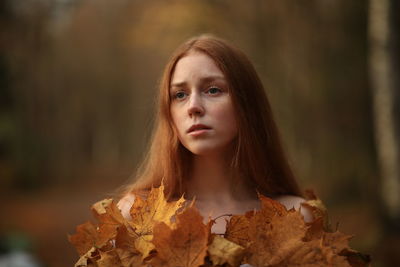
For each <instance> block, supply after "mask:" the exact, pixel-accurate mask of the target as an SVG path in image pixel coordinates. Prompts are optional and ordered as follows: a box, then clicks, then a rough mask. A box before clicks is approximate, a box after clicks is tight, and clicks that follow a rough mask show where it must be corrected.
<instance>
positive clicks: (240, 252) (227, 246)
mask: <svg viewBox="0 0 400 267" xmlns="http://www.w3.org/2000/svg"><path fill="white" fill-rule="evenodd" d="M244 253H245V249H244V248H243V247H242V246H239V245H238V244H235V243H233V242H231V241H229V240H227V239H225V238H223V237H221V236H218V235H216V236H214V238H213V241H212V242H211V244H210V245H209V247H208V254H209V256H210V259H211V261H212V263H213V264H214V265H223V264H225V263H228V264H229V265H231V266H239V264H240V262H241V261H242V259H243V257H244Z"/></svg>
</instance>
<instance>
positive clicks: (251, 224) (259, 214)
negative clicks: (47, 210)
mask: <svg viewBox="0 0 400 267" xmlns="http://www.w3.org/2000/svg"><path fill="white" fill-rule="evenodd" d="M163 191H164V187H163V186H160V187H159V188H155V189H154V188H153V189H152V190H151V192H150V194H149V196H148V198H147V199H146V200H143V199H141V198H140V197H136V199H135V203H134V204H133V206H132V208H131V210H130V213H131V217H132V221H127V220H126V219H124V218H123V216H122V215H121V212H120V210H119V209H118V208H117V206H116V204H115V202H114V201H112V200H111V199H105V200H102V201H99V202H97V203H96V204H94V205H93V206H92V211H93V213H94V215H95V217H96V219H97V220H98V224H93V223H90V222H87V223H84V224H82V225H79V226H78V227H77V232H76V234H74V235H71V236H69V240H70V242H71V243H72V244H73V245H74V246H75V247H76V249H77V251H78V253H79V255H80V258H79V260H78V261H77V263H76V264H75V266H76V267H114V266H120V267H145V266H146V267H159V266H166V267H168V266H171V267H172V266H174V267H176V266H182V267H198V266H203V267H212V266H222V265H223V266H228V265H229V266H238V265H239V264H240V263H245V264H251V265H252V266H258V267H263V266H300V267H316V266H340V267H342V266H352V267H363V266H367V264H368V263H369V262H370V258H369V256H368V255H363V254H361V253H358V252H356V251H354V250H351V249H350V247H349V244H348V243H349V239H350V238H351V236H349V235H345V234H343V233H340V232H338V231H336V232H331V231H328V230H329V229H328V228H327V212H326V209H325V208H324V206H323V204H322V202H321V201H320V200H319V199H318V198H316V197H315V195H313V193H309V194H310V196H311V198H312V199H311V200H309V201H307V202H306V203H305V204H303V205H305V206H307V207H309V208H310V209H311V210H312V211H313V213H314V216H315V218H316V219H315V220H314V221H313V222H311V223H305V222H304V221H303V218H302V215H301V213H300V212H298V211H296V210H294V209H291V210H289V211H288V210H286V208H285V207H284V206H283V205H282V204H280V203H279V202H277V201H275V200H272V199H270V198H267V197H264V196H261V195H259V198H260V201H261V209H260V210H259V211H250V212H247V213H246V214H244V215H234V216H232V217H231V219H230V220H229V221H227V228H226V233H225V235H224V237H225V238H224V237H221V236H218V235H213V234H211V226H212V224H213V223H214V222H215V221H214V220H210V221H209V222H208V224H206V225H205V224H203V218H202V217H201V215H200V213H199V212H198V210H197V209H196V208H195V207H194V205H193V202H192V205H189V206H188V207H185V208H184V209H183V211H181V212H180V213H179V211H180V209H181V208H182V206H183V203H184V200H183V198H181V199H179V200H178V201H174V202H167V201H166V200H165V197H164V192H163ZM174 217H175V218H176V222H172V220H171V219H172V218H174Z"/></svg>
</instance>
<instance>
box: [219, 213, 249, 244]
mask: <svg viewBox="0 0 400 267" xmlns="http://www.w3.org/2000/svg"><path fill="white" fill-rule="evenodd" d="M253 214H254V212H252V211H251V212H247V213H246V214H245V215H233V216H232V217H231V218H230V220H227V223H226V231H225V238H226V239H228V240H230V241H232V242H234V243H236V244H239V245H240V246H243V247H247V245H248V243H249V242H250V237H249V227H250V221H249V218H251V217H252V216H253Z"/></svg>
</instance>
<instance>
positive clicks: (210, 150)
mask: <svg viewBox="0 0 400 267" xmlns="http://www.w3.org/2000/svg"><path fill="white" fill-rule="evenodd" d="M186 149H188V150H189V151H190V152H192V154H194V155H195V156H215V155H220V154H224V153H226V150H227V147H226V146H215V145H208V146H205V145H201V146H191V147H186Z"/></svg>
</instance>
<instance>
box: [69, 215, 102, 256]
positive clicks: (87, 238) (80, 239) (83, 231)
mask: <svg viewBox="0 0 400 267" xmlns="http://www.w3.org/2000/svg"><path fill="white" fill-rule="evenodd" d="M68 239H69V242H71V243H72V244H73V245H74V246H75V248H76V250H77V251H78V254H79V256H82V255H84V254H86V253H87V252H88V251H89V250H90V249H91V248H92V247H93V246H99V245H102V242H103V241H102V240H100V241H99V240H98V232H97V229H96V226H95V225H93V224H92V223H91V222H86V223H83V224H80V225H78V226H77V227H76V234H74V235H70V236H69V237H68Z"/></svg>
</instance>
